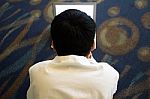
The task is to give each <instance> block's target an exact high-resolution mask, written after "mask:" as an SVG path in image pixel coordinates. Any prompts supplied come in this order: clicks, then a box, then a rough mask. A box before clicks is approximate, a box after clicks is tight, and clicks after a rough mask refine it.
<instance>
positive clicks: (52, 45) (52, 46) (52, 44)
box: [51, 41, 54, 49]
mask: <svg viewBox="0 0 150 99" xmlns="http://www.w3.org/2000/svg"><path fill="white" fill-rule="evenodd" d="M51 48H52V49H54V43H53V41H52V42H51Z"/></svg>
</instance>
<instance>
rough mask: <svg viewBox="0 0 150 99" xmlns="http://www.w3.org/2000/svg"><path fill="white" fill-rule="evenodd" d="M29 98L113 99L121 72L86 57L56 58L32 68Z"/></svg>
mask: <svg viewBox="0 0 150 99" xmlns="http://www.w3.org/2000/svg"><path fill="white" fill-rule="evenodd" d="M29 75H30V87H29V89H28V92H27V99H112V98H113V94H114V93H115V92H116V90H117V82H118V78H119V74H118V72H117V71H116V70H115V69H114V68H113V67H111V66H110V65H109V64H107V63H104V62H101V63H97V62H96V61H91V60H90V61H89V60H88V59H87V58H86V57H84V56H76V55H68V56H56V57H55V58H54V59H53V60H48V61H43V62H39V63H37V64H35V65H33V66H32V67H31V68H30V69H29Z"/></svg>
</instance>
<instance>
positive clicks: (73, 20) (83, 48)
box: [51, 9, 96, 56]
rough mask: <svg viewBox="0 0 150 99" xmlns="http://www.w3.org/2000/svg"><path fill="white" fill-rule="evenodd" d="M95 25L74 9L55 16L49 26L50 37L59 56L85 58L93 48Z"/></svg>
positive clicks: (90, 19) (88, 17)
mask: <svg viewBox="0 0 150 99" xmlns="http://www.w3.org/2000/svg"><path fill="white" fill-rule="evenodd" d="M95 29H96V25H95V22H94V20H93V19H92V18H91V17H90V16H88V15H87V14H86V13H84V12H81V11H79V10H76V9H69V10H66V11H64V12H62V13H60V14H59V15H57V16H56V17H55V18H54V20H53V21H52V24H51V37H52V40H53V45H54V48H55V50H56V52H57V54H58V55H59V56H64V55H79V56H86V55H87V54H88V53H89V52H90V50H91V47H92V46H93V43H94V36H95Z"/></svg>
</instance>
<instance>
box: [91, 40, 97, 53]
mask: <svg viewBox="0 0 150 99" xmlns="http://www.w3.org/2000/svg"><path fill="white" fill-rule="evenodd" d="M95 49H96V43H95V40H94V42H93V45H92V47H91V51H93V50H95Z"/></svg>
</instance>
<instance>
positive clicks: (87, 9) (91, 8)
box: [55, 5, 94, 19]
mask: <svg viewBox="0 0 150 99" xmlns="http://www.w3.org/2000/svg"><path fill="white" fill-rule="evenodd" d="M55 9H56V15H58V14H59V13H61V12H63V11H65V10H67V9H78V10H80V11H83V12H85V13H86V14H87V15H89V16H90V17H91V18H93V19H94V5H55Z"/></svg>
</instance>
